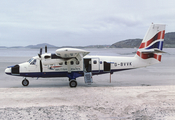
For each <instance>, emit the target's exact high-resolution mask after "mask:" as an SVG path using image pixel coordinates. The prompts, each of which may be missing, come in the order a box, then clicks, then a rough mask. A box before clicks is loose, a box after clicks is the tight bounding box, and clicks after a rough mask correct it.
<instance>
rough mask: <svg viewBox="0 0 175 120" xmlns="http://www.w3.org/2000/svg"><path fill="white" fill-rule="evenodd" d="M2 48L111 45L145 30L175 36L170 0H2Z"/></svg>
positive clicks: (173, 4) (173, 5) (174, 3)
mask: <svg viewBox="0 0 175 120" xmlns="http://www.w3.org/2000/svg"><path fill="white" fill-rule="evenodd" d="M0 3H1V4H0V46H27V45H36V44H40V43H49V44H52V45H56V46H67V45H68V46H70V45H72V46H85V45H104V44H113V43H115V42H117V41H121V40H125V39H134V38H143V37H144V35H145V33H146V31H147V29H148V27H149V25H150V24H151V23H152V22H153V23H164V24H166V25H167V26H166V32H175V1H174V0H1V2H0Z"/></svg>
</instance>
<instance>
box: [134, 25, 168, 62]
mask: <svg viewBox="0 0 175 120" xmlns="http://www.w3.org/2000/svg"><path fill="white" fill-rule="evenodd" d="M164 35H165V25H164V24H151V26H150V27H149V29H148V31H147V33H146V35H145V37H144V39H143V41H142V43H141V45H140V47H139V49H138V51H137V54H136V56H135V57H138V58H140V59H142V60H144V61H145V62H149V64H154V63H157V62H160V61H161V57H162V53H163V51H162V49H163V41H164Z"/></svg>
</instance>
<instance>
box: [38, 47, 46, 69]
mask: <svg viewBox="0 0 175 120" xmlns="http://www.w3.org/2000/svg"><path fill="white" fill-rule="evenodd" d="M45 53H47V46H45ZM41 55H42V48H40V53H39V54H38V56H39V58H41ZM40 72H43V65H42V59H41V60H40Z"/></svg>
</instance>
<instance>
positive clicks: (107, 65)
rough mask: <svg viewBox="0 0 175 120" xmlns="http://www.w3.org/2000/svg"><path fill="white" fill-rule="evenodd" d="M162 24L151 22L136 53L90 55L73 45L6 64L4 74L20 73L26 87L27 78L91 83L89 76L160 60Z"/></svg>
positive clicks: (70, 84) (163, 26) (74, 83)
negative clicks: (19, 62)
mask: <svg viewBox="0 0 175 120" xmlns="http://www.w3.org/2000/svg"><path fill="white" fill-rule="evenodd" d="M165 26H166V25H165V24H153V23H152V24H151V25H150V27H149V29H148V31H147V33H146V34H145V36H144V38H143V40H142V42H141V44H140V47H139V48H138V50H137V52H136V54H135V56H133V57H121V56H90V55H88V54H89V52H88V51H86V50H82V49H75V48H61V49H57V50H56V52H55V53H47V46H46V47H45V53H44V54H42V48H41V49H40V53H39V54H38V56H35V57H33V58H31V59H30V60H28V61H27V62H24V63H21V64H17V65H14V66H9V67H7V68H6V69H5V73H6V74H7V75H13V76H22V77H24V78H25V79H24V80H23V81H22V85H23V86H28V85H29V81H28V80H27V79H26V78H27V77H37V78H40V77H42V78H50V77H68V78H69V86H70V87H71V88H74V87H76V86H77V81H76V78H78V77H83V76H84V81H85V83H93V80H92V76H93V75H99V74H106V73H111V74H113V72H119V71H123V70H132V69H136V68H140V67H146V66H150V65H153V64H156V63H160V62H161V57H162V53H164V52H163V51H162V49H163V42H164V35H165Z"/></svg>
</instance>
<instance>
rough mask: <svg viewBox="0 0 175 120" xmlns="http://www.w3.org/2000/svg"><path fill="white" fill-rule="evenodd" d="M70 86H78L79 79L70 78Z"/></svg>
mask: <svg viewBox="0 0 175 120" xmlns="http://www.w3.org/2000/svg"><path fill="white" fill-rule="evenodd" d="M69 86H70V87H71V88H74V87H77V81H76V80H74V79H72V80H69Z"/></svg>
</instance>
